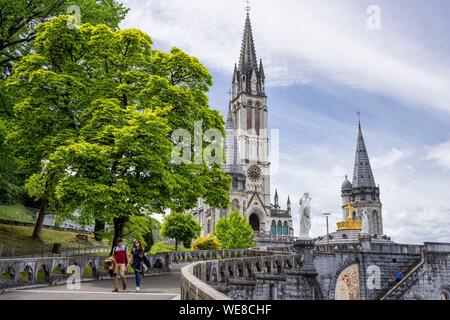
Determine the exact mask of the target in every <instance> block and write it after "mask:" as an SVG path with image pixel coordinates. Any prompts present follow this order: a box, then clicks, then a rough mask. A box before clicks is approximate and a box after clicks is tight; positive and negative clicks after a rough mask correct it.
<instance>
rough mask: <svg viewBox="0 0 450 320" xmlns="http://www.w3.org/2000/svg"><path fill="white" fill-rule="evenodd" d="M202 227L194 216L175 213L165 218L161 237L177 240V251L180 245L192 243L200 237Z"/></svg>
mask: <svg viewBox="0 0 450 320" xmlns="http://www.w3.org/2000/svg"><path fill="white" fill-rule="evenodd" d="M201 231H202V227H201V226H200V223H199V222H198V221H197V220H196V219H195V218H194V216H193V215H192V214H188V213H176V212H173V213H171V214H169V215H167V216H166V217H165V218H164V221H163V224H162V227H161V235H163V236H164V237H166V238H170V239H174V240H175V251H177V250H178V246H179V244H180V243H191V242H192V240H194V239H196V238H198V237H199V236H200V232H201Z"/></svg>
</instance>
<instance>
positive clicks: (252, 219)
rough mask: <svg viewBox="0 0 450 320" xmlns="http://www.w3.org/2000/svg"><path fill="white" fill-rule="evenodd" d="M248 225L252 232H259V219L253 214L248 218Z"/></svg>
mask: <svg viewBox="0 0 450 320" xmlns="http://www.w3.org/2000/svg"><path fill="white" fill-rule="evenodd" d="M250 225H251V226H252V229H253V231H255V232H259V228H260V224H259V218H258V216H257V215H256V214H254V213H253V214H252V215H251V216H250Z"/></svg>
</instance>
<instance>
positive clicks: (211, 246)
mask: <svg viewBox="0 0 450 320" xmlns="http://www.w3.org/2000/svg"><path fill="white" fill-rule="evenodd" d="M219 249H220V242H219V240H218V239H217V238H216V237H200V238H198V239H197V240H195V241H194V243H193V244H192V250H197V251H198V250H219Z"/></svg>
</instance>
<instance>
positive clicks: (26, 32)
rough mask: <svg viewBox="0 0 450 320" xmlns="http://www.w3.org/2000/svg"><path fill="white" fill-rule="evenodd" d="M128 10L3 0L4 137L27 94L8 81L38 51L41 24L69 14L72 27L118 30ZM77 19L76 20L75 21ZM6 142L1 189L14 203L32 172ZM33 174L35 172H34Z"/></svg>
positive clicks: (103, 4)
mask: <svg viewBox="0 0 450 320" xmlns="http://www.w3.org/2000/svg"><path fill="white" fill-rule="evenodd" d="M127 11H128V9H126V8H125V7H124V6H123V5H122V4H121V3H119V2H118V1H116V0H16V1H11V0H0V120H1V121H3V124H2V128H1V131H2V133H1V135H4V136H6V135H7V134H8V133H11V132H14V131H15V130H16V126H15V123H14V121H13V120H14V116H15V115H16V113H15V111H14V110H13V106H14V105H15V104H16V103H17V102H18V101H20V100H21V99H24V95H23V94H22V93H23V92H26V90H25V91H24V90H23V88H20V86H19V87H17V86H9V87H7V86H6V83H5V82H6V81H7V79H8V78H9V77H10V75H11V71H12V69H13V67H14V65H15V63H16V62H17V61H19V60H20V59H21V58H22V57H24V56H27V55H29V54H31V53H33V52H35V48H34V40H35V38H36V37H37V28H36V27H37V25H38V24H39V23H42V22H44V21H48V20H50V19H52V18H54V17H56V16H59V15H61V14H65V13H70V14H73V16H71V17H67V21H66V22H68V23H69V24H70V23H71V24H72V25H73V26H76V24H77V23H79V22H89V23H104V24H106V25H108V26H109V27H111V28H113V29H118V27H119V23H120V21H122V20H123V19H124V17H125V15H126V13H127ZM75 16H77V18H75V19H73V18H74V17H75ZM26 94H28V93H27V92H26ZM2 119H4V120H2ZM5 141H6V140H5V139H0V152H1V154H0V157H1V159H2V161H1V163H0V189H1V190H2V194H3V195H2V196H1V201H2V202H14V201H18V196H19V195H22V194H23V184H24V181H25V180H26V179H27V178H29V177H30V171H29V170H22V169H24V166H23V165H24V161H23V157H19V158H17V157H16V154H18V152H17V150H16V149H15V148H16V146H17V144H13V145H12V146H6V145H5ZM30 162H32V161H30ZM30 164H31V163H30ZM37 166H38V167H39V166H40V164H37ZM27 167H28V168H30V167H33V165H27ZM34 171H36V169H34V170H33V171H32V172H34ZM43 208H44V206H41V209H43ZM41 218H42V215H41ZM41 218H39V219H38V224H37V227H38V228H37V229H36V230H35V232H34V236H35V237H36V238H38V237H39V234H40V228H39V223H40V222H41V221H43V219H41Z"/></svg>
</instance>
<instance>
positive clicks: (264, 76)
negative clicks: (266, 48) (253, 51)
mask: <svg viewBox="0 0 450 320" xmlns="http://www.w3.org/2000/svg"><path fill="white" fill-rule="evenodd" d="M259 76H260V77H261V79H265V78H266V75H265V73H264V66H263V63H262V59H259Z"/></svg>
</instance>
